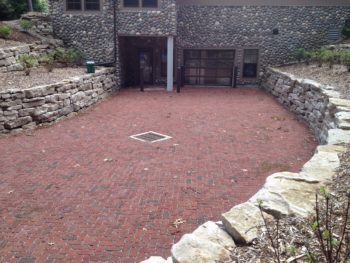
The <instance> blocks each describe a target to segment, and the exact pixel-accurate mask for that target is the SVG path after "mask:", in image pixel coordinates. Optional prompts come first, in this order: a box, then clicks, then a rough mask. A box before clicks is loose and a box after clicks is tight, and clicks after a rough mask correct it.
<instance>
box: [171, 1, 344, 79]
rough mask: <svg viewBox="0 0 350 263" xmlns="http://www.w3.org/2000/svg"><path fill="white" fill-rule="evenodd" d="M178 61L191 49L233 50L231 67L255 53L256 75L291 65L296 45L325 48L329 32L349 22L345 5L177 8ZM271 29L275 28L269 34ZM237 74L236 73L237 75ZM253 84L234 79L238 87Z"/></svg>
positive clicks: (201, 6) (202, 6)
mask: <svg viewBox="0 0 350 263" xmlns="http://www.w3.org/2000/svg"><path fill="white" fill-rule="evenodd" d="M178 9H179V11H178V37H177V48H178V54H179V56H178V60H179V62H180V64H181V63H183V61H182V58H183V54H182V50H183V49H191V48H202V49H214V48H226V49H235V50H236V66H239V67H240V69H241V67H242V56H243V49H244V48H258V49H259V50H260V61H259V64H260V71H262V70H263V69H264V68H265V67H266V66H269V65H276V64H282V63H286V62H290V61H291V59H292V58H291V54H292V52H293V51H294V50H295V49H296V48H299V47H304V48H314V47H319V46H321V45H325V44H329V43H330V41H329V40H328V33H329V30H331V29H337V30H339V31H340V30H341V29H342V27H343V26H344V23H345V20H346V19H348V18H350V6H339V7H332V6H329V7H326V6H319V7H307V6H291V7H283V6H212V5H210V6H209V5H207V6H204V5H194V4H193V5H188V4H186V5H180V6H179V7H178ZM274 28H278V29H279V34H278V35H273V33H272V31H273V29H274ZM241 71H242V70H240V73H241ZM251 82H257V80H254V79H242V78H241V79H240V81H239V83H240V84H245V83H251Z"/></svg>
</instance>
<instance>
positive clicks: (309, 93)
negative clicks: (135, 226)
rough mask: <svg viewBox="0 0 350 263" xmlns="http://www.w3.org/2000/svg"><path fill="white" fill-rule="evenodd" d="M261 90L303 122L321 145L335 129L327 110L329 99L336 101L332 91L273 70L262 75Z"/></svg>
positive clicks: (334, 119) (328, 109) (330, 111)
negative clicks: (264, 90) (274, 97)
mask: <svg viewBox="0 0 350 263" xmlns="http://www.w3.org/2000/svg"><path fill="white" fill-rule="evenodd" d="M262 86H263V88H265V89H266V90H267V91H268V92H269V93H271V94H273V95H274V96H276V97H277V100H278V101H279V102H280V103H282V104H283V105H285V106H286V107H287V108H288V109H290V110H291V111H292V112H294V113H296V114H297V115H298V116H299V117H300V118H302V119H303V120H305V121H306V123H308V124H309V126H310V127H311V128H312V130H313V132H314V134H315V135H316V137H317V138H318V140H319V141H320V142H321V143H325V142H326V141H327V137H328V130H329V129H334V128H336V127H337V124H336V118H335V115H334V112H333V108H330V107H328V105H329V95H332V96H334V97H339V94H337V92H336V91H334V88H332V87H330V86H324V85H321V84H319V83H317V82H315V81H312V80H305V79H298V78H296V77H294V76H293V75H290V74H287V73H284V72H281V71H280V70H277V69H268V70H267V71H266V74H265V76H264V80H263V84H262Z"/></svg>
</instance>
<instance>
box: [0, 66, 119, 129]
mask: <svg viewBox="0 0 350 263" xmlns="http://www.w3.org/2000/svg"><path fill="white" fill-rule="evenodd" d="M115 87H116V77H115V73H114V69H112V68H102V69H98V70H97V71H96V73H95V74H86V75H83V76H79V77H73V78H70V79H67V80H63V81H61V82H58V83H54V84H49V85H44V86H37V87H34V88H30V89H25V90H20V89H12V90H8V91H1V92H0V133H10V132H20V131H22V130H25V129H30V128H34V127H36V126H37V125H41V124H44V123H50V122H53V121H56V120H58V119H60V118H62V117H64V116H69V115H70V114H72V113H73V112H78V111H80V110H81V109H83V108H86V107H88V106H90V105H92V104H95V103H96V102H98V101H99V100H101V99H104V98H106V97H107V96H108V95H109V94H110V93H112V91H113V89H114V88H115Z"/></svg>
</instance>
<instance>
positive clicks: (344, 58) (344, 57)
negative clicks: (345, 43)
mask: <svg viewBox="0 0 350 263" xmlns="http://www.w3.org/2000/svg"><path fill="white" fill-rule="evenodd" d="M340 60H341V63H342V64H343V65H344V66H346V67H347V69H348V71H349V72H350V52H347V51H343V52H342V54H341V57H340Z"/></svg>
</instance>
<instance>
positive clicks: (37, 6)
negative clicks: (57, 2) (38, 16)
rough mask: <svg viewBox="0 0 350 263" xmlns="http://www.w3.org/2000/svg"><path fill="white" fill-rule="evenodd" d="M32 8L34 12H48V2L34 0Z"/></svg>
mask: <svg viewBox="0 0 350 263" xmlns="http://www.w3.org/2000/svg"><path fill="white" fill-rule="evenodd" d="M33 8H34V10H35V11H36V12H41V13H48V12H49V3H48V1H47V0H36V1H35V2H34V3H33Z"/></svg>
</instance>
